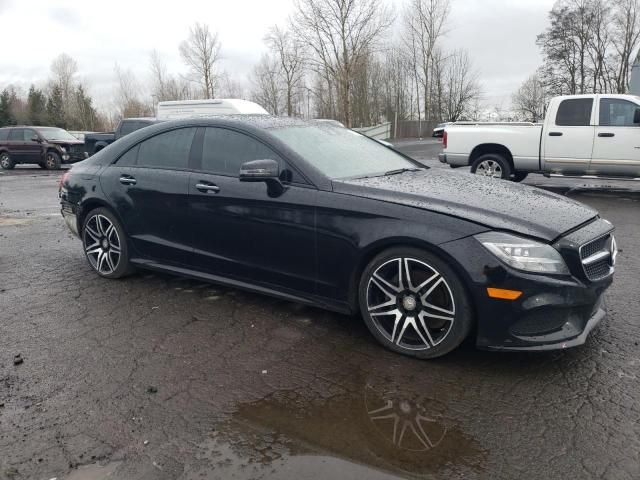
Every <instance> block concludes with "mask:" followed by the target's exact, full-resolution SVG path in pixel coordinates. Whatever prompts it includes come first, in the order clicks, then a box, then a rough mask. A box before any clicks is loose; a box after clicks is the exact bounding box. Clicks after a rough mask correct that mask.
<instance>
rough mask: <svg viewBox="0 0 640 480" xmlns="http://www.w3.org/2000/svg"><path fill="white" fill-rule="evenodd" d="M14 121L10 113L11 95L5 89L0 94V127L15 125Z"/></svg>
mask: <svg viewBox="0 0 640 480" xmlns="http://www.w3.org/2000/svg"><path fill="white" fill-rule="evenodd" d="M15 124H16V119H15V117H14V116H13V113H12V112H11V94H10V93H9V90H7V89H6V88H5V89H4V90H2V93H0V127H6V126H7V125H15Z"/></svg>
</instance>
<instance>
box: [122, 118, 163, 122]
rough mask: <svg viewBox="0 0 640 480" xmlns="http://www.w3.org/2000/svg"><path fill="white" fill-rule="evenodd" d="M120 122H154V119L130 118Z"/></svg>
mask: <svg viewBox="0 0 640 480" xmlns="http://www.w3.org/2000/svg"><path fill="white" fill-rule="evenodd" d="M121 121H122V122H128V121H132V122H155V121H156V117H131V118H123V119H122V120H121Z"/></svg>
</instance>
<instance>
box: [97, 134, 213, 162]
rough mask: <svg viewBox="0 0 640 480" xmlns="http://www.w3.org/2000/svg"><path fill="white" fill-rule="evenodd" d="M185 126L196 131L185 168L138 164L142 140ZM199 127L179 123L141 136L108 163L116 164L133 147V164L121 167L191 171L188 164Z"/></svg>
mask: <svg viewBox="0 0 640 480" xmlns="http://www.w3.org/2000/svg"><path fill="white" fill-rule="evenodd" d="M187 128H194V129H195V130H196V133H195V134H194V135H193V140H191V147H190V148H189V157H188V158H187V166H186V167H185V168H182V167H162V166H160V165H139V164H138V159H139V157H140V145H141V144H142V143H143V142H146V141H147V140H151V139H152V138H155V137H157V136H158V135H163V134H165V133H169V132H173V131H175V130H182V129H187ZM200 128H201V127H198V126H195V125H187V126H184V125H179V126H176V127H175V128H170V129H168V130H163V131H162V132H158V133H156V134H155V135H151V136H150V137H146V138H143V139H141V140H140V141H139V142H137V143H135V144H133V145H131V146H130V147H129V148H127V149H126V150H125V151H124V152H122V153H121V154H120V155H118V156H117V157H116V159H115V160H114V161H113V162H111V163H110V164H109V165H117V164H118V161H120V159H121V158H122V157H124V156H125V155H126V154H127V153H128V152H130V151H131V150H132V149H134V148H138V153H137V154H136V163H135V164H134V165H124V166H122V165H121V167H123V168H124V167H136V168H155V169H159V170H177V171H192V169H191V167H190V164H191V156H192V155H193V147H194V145H195V142H196V137H197V135H198V130H199V129H200Z"/></svg>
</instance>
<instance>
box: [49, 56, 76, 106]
mask: <svg viewBox="0 0 640 480" xmlns="http://www.w3.org/2000/svg"><path fill="white" fill-rule="evenodd" d="M77 73H78V64H77V63H76V61H75V60H74V59H73V58H71V57H70V56H69V55H67V54H66V53H61V54H60V55H58V56H57V57H56V58H55V59H54V60H53V62H51V76H52V83H53V84H54V85H57V86H58V87H60V90H62V98H63V99H64V101H65V102H66V101H68V100H69V99H70V98H71V94H72V91H73V89H74V86H75V79H74V77H75V75H76V74H77Z"/></svg>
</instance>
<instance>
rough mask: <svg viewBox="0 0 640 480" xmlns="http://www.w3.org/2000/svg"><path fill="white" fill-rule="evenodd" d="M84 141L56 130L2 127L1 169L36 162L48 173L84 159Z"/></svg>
mask: <svg viewBox="0 0 640 480" xmlns="http://www.w3.org/2000/svg"><path fill="white" fill-rule="evenodd" d="M83 145H84V144H83V142H82V141H80V140H78V139H77V138H76V137H74V136H73V135H71V134H70V133H69V132H67V131H66V130H63V129H62V128H57V127H25V126H16V127H5V128H0V167H2V168H4V169H5V170H11V169H12V168H13V167H15V166H16V165H17V164H19V163H35V164H37V165H40V167H42V168H46V169H47V170H54V169H58V168H60V165H61V164H63V163H73V162H77V161H80V160H83V159H84V148H83Z"/></svg>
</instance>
